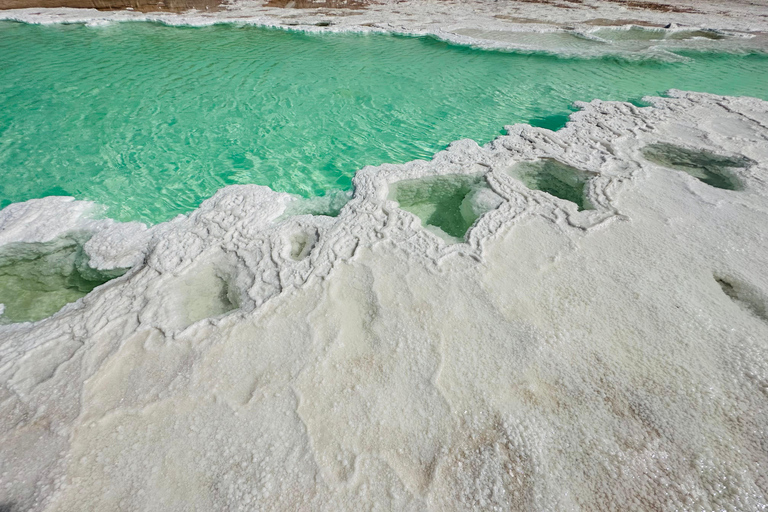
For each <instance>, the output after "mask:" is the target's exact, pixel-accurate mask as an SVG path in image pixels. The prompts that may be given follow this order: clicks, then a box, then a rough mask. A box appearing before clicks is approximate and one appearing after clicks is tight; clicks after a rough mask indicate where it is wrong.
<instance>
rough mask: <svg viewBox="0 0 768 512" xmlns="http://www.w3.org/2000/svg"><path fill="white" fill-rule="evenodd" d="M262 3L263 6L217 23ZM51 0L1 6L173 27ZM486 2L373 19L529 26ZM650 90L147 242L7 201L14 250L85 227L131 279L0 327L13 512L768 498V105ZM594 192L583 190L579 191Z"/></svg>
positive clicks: (5, 455) (602, 11) (64, 209)
mask: <svg viewBox="0 0 768 512" xmlns="http://www.w3.org/2000/svg"><path fill="white" fill-rule="evenodd" d="M584 4H585V5H587V6H588V5H594V6H596V9H590V8H589V7H584V6H579V7H577V8H575V9H572V10H568V12H569V13H571V14H569V16H584V17H583V18H580V20H582V21H583V20H586V19H587V15H588V14H592V17H593V18H595V19H597V18H598V17H599V18H605V17H611V16H613V17H614V19H626V18H627V17H628V16H631V17H632V19H640V20H645V21H648V22H658V23H662V22H663V21H664V17H666V19H670V16H673V17H674V19H670V21H677V22H679V23H685V24H686V25H691V26H695V27H696V28H699V29H717V30H739V31H755V30H757V31H759V30H763V28H764V27H763V26H762V23H763V20H764V19H765V17H764V14H765V12H764V10H763V9H764V8H763V7H761V6H756V5H752V4H749V3H746V2H745V3H738V4H730V3H729V6H731V5H733V10H732V12H731V13H730V14H728V15H722V16H721V15H719V14H718V13H717V9H722V7H718V6H717V5H718V4H714V3H713V4H709V3H702V4H699V3H697V4H696V6H697V9H700V10H702V11H704V14H698V13H689V12H675V13H673V15H670V14H669V13H662V12H660V11H658V10H637V9H627V12H618V11H616V9H615V6H614V4H608V3H600V4H599V5H598V3H597V2H587V1H585V2H584ZM409 5H410V6H409ZM485 5H487V8H486V7H483V6H485ZM675 5H684V4H682V3H681V4H675ZM611 7H614V8H613V9H611ZM506 8H508V9H510V11H511V9H512V7H511V6H507V7H506ZM238 9H239V11H238ZM247 9H253V12H259V11H258V10H259V9H262V8H261V7H249V6H248V5H247V4H237V5H235V7H234V8H233V9H232V10H231V11H229V10H228V11H225V14H222V15H219V14H217V15H216V16H229V15H230V13H233V14H232V16H233V17H237V16H242V15H243V13H244V12H246V10H247ZM401 9H402V13H394V12H392V11H394V10H401ZM441 9H442V10H445V15H444V17H443V18H441V19H440V20H439V21H438V22H435V23H434V24H432V22H431V21H429V19H428V18H429V15H428V14H425V13H427V12H437V11H438V10H441ZM462 9H466V10H467V11H463V10H462ZM483 9H487V10H485V11H483ZM520 9H521V12H524V13H525V14H527V16H526V17H527V18H534V19H537V20H545V21H547V22H551V21H557V22H558V23H561V22H563V21H564V20H563V19H562V18H555V16H556V14H553V13H560V12H563V11H566V10H565V9H563V8H559V7H556V6H553V5H550V4H542V5H539V4H536V5H534V6H531V7H530V8H529V7H528V6H527V4H526V5H525V6H523V7H521V8H520ZM525 9H528V10H525ZM470 10H471V11H472V12H471V13H469V12H468V11H470ZM589 11H593V13H590V12H589ZM9 12H11V11H9ZM40 12H41V13H42V14H33V13H32V12H31V11H25V12H21V13H19V12H11V14H9V15H8V16H15V17H17V18H20V19H24V20H25V21H50V20H52V19H55V17H57V16H59V17H60V18H61V19H69V20H73V19H85V18H86V17H88V16H92V18H91V22H95V20H98V21H99V22H101V21H104V20H110V19H123V18H122V17H125V16H141V17H143V18H142V19H145V18H146V17H147V16H159V15H156V14H152V15H147V14H141V15H132V14H125V13H123V12H120V13H82V12H79V11H76V12H73V11H69V10H66V11H65V10H62V11H58V10H57V11H40ZM249 12H250V11H249ZM273 12H274V13H275V14H272V13H273ZM288 12H290V11H287V10H283V11H280V10H274V11H272V10H270V11H269V14H264V17H263V18H259V19H258V20H257V21H258V23H278V22H279V18H278V16H286V15H287V14H278V13H288ZM406 12H410V13H413V14H412V16H413V17H414V18H415V19H414V20H413V22H409V23H410V24H408V23H405V22H404V21H403V20H404V18H405V17H406V14H403V13H406ZM464 12H467V14H466V16H464V15H463V13H464ZM490 12H493V11H492V7H491V4H484V3H482V4H481V3H480V2H478V3H472V4H442V3H439V4H431V3H429V4H427V3H423V4H422V3H419V4H416V3H414V4H406V5H404V6H401V5H400V4H398V6H397V7H396V6H395V5H394V4H381V5H379V6H369V7H368V8H367V9H366V10H365V13H364V14H360V16H380V17H381V18H380V19H381V20H383V19H390V20H391V21H388V22H387V23H392V26H391V27H390V28H384V27H378V28H381V29H382V30H397V31H403V32H410V33H417V32H418V33H421V32H425V33H437V32H438V29H437V27H439V30H441V31H443V32H445V33H448V32H450V34H454V35H446V36H445V37H446V38H448V39H452V38H454V37H467V38H470V39H472V37H473V36H472V35H462V34H461V33H460V32H463V33H469V34H472V32H467V31H472V30H483V31H486V32H488V31H491V32H492V33H493V34H495V32H493V31H497V30H502V31H504V32H505V35H504V36H503V37H504V38H508V34H507V33H508V32H510V31H509V30H507V29H500V28H498V27H500V26H502V25H501V24H503V23H506V22H504V21H502V20H503V18H502V19H498V18H497V20H498V21H495V22H493V23H498V24H499V25H491V24H488V23H486V21H488V20H489V14H488V13H490ZM515 12H517V11H515ZM396 14H397V15H399V16H401V17H400V18H398V17H397V16H395V15H396ZM505 15H506V14H505ZM558 15H559V14H558ZM78 16H79V17H80V18H77V17H78ZM163 16H166V15H163ZM258 16H262V14H258ZM300 16H307V18H300V20H303V21H307V22H308V21H311V20H316V19H319V18H321V17H322V18H323V19H325V17H329V16H330V15H329V14H327V13H325V12H317V13H314V12H313V13H308V14H306V15H305V14H300ZM388 16H389V17H390V18H387V17H388ZM441 16H442V14H441ZM473 16H474V17H473ZM548 16H550V17H551V18H548ZM563 16H565V15H563ZM761 16H762V17H761ZM203 18H204V17H203V15H202V14H194V15H190V17H189V18H184V22H185V23H186V22H195V23H196V22H198V21H199V20H202V19H203ZM351 18H352V16H347V17H338V19H341V20H348V19H351ZM152 19H156V18H152ZM163 19H164V20H165V21H166V22H169V23H172V22H174V21H173V20H178V18H170V17H168V18H163ZM206 19H207V18H206ZM217 19H219V18H217ZM334 19H337V18H334ZM361 19H362V18H361ZM457 19H460V20H461V23H458V22H456V20H457ZM190 20H192V21H190ZM446 20H453V21H452V23H453V25H451V26H450V27H449V26H448V24H447V23H448V22H447V21H446ZM483 20H485V21H483ZM678 20H679V21H678ZM201 22H203V21H201ZM344 23H347V21H340V22H338V23H337V24H335V25H332V26H330V27H315V28H313V29H312V30H329V29H333V30H345V29H346V28H347V26H346V25H344ZM376 23H379V21H377V22H376ZM353 26H354V27H358V28H359V27H362V26H363V25H362V24H359V25H355V23H354V22H352V21H350V22H349V27H353ZM455 27H461V30H459V29H457V28H455ZM356 29H357V28H356ZM547 30H548V29H547ZM758 36H759V34H758V35H755V37H758ZM472 40H473V41H476V43H477V44H479V45H482V44H484V41H490V40H491V39H482V38H481V39H476V40H475V39H472ZM494 40H495V41H496V42H499V41H502V42H503V38H502V37H496V38H495V39H494ZM702 43H705V42H702ZM706 44H709V43H706ZM646 101H647V102H648V105H649V106H645V107H641V106H637V105H633V104H629V103H621V102H602V101H599V100H595V101H593V102H591V103H583V104H579V105H578V107H579V108H580V111H579V112H577V113H575V114H573V115H572V116H571V118H570V122H569V123H568V124H567V125H566V127H565V128H562V129H561V130H558V131H556V132H552V131H549V130H546V129H543V128H534V127H530V126H527V125H514V126H510V127H508V128H507V132H508V134H507V135H503V136H501V137H499V138H497V139H496V140H494V141H493V142H491V143H489V144H487V145H485V146H482V147H481V146H478V145H477V144H476V143H474V142H473V141H469V140H462V141H457V142H455V143H453V144H452V145H451V146H450V147H449V148H448V149H447V150H445V151H443V152H440V153H438V154H436V155H435V157H434V158H433V159H432V160H430V161H414V162H410V163H407V164H403V165H382V166H378V167H370V166H369V167H365V168H363V169H362V170H360V171H359V172H358V173H357V174H356V175H355V178H354V185H355V188H354V195H353V196H352V198H351V199H350V201H349V202H348V203H347V204H346V205H345V206H344V207H343V208H342V209H341V211H340V213H339V215H338V216H337V217H329V216H321V215H301V214H300V213H301V209H300V208H299V209H294V210H292V208H297V200H296V199H295V197H293V196H290V195H288V194H282V193H277V192H274V191H272V190H270V189H268V188H266V187H258V186H249V185H243V186H232V187H226V188H223V189H221V190H220V191H219V192H218V193H217V194H216V195H214V196H213V197H212V198H210V199H209V200H207V201H205V202H204V203H203V204H202V205H201V207H200V208H199V209H197V210H195V211H194V212H192V213H191V214H189V215H188V216H184V217H179V218H177V219H175V220H173V221H170V222H167V223H162V224H158V225H156V226H153V227H149V228H147V227H146V226H143V225H140V224H138V223H117V222H115V221H111V220H105V219H101V220H99V219H94V218H93V216H92V215H91V214H90V213H91V212H92V210H93V208H95V206H94V205H92V204H89V203H86V202H82V201H72V200H67V199H61V198H44V199H37V200H32V201H28V202H26V203H19V204H15V205H11V206H9V207H7V208H5V209H3V210H2V211H0V242H2V243H3V244H10V243H18V242H40V243H42V242H49V241H51V240H53V239H56V238H57V237H60V236H61V235H63V234H65V233H68V232H72V231H78V230H80V231H82V230H85V231H88V232H89V233H92V234H93V236H92V238H90V239H89V240H88V242H87V243H86V244H85V247H84V250H85V251H86V252H87V254H88V255H89V257H90V263H91V265H92V266H93V267H95V268H97V269H102V270H108V269H114V268H119V267H130V270H129V271H128V272H127V273H126V274H125V275H124V276H122V277H119V278H117V279H114V280H111V281H109V282H107V283H106V284H104V285H102V286H100V287H98V288H96V289H95V290H94V291H92V292H91V293H89V294H88V295H86V296H85V297H84V298H82V299H80V300H79V301H77V302H76V303H74V304H70V305H68V306H65V307H64V309H62V310H61V311H60V312H59V313H57V314H55V315H53V316H52V317H50V318H47V319H44V320H41V321H39V322H36V323H16V324H11V325H4V326H0V339H2V342H0V384H2V385H1V386H0V390H1V391H0V411H1V412H2V414H0V432H1V434H0V454H1V455H0V505H1V506H3V507H6V508H7V509H9V510H17V509H18V510H67V511H68V510H251V509H253V510H257V509H269V510H297V509H302V510H359V509H361V508H366V509H397V510H464V509H471V510H510V509H512V510H604V509H608V510H648V509H660V510H700V509H707V510H709V509H726V510H761V509H763V508H766V504H767V503H768V480H766V473H765V469H764V468H765V466H766V464H767V463H768V447H766V431H765V429H766V427H765V425H767V424H768V357H766V354H768V274H766V271H765V269H766V268H768V261H766V260H768V247H767V245H768V219H766V216H768V180H767V179H766V176H767V174H766V173H768V144H767V143H766V142H767V141H768V103H767V102H764V101H761V100H758V99H753V98H733V97H723V96H716V95H708V94H698V93H686V92H682V91H671V92H670V94H669V97H666V98H647V99H646ZM521 166H522V167H521ZM553 176H554V177H555V178H557V179H555V178H553ZM537 187H538V188H537ZM574 191H575V192H574ZM574 193H576V194H577V195H580V197H581V199H582V202H581V204H580V205H579V204H577V203H575V202H573V201H569V200H565V199H562V198H560V197H558V195H568V194H571V195H572V194H574ZM457 211H458V213H457ZM475 219H476V220H475ZM462 222H464V224H462ZM465 224H466V225H468V226H469V229H468V232H467V233H466V236H465V238H462V237H461V236H457V234H460V233H459V232H458V231H456V230H457V229H460V228H461V226H465ZM465 227H466V226H465Z"/></svg>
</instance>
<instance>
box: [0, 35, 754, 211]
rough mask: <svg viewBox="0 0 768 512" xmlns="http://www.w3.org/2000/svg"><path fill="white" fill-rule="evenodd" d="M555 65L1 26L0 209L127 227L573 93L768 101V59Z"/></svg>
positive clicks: (411, 46) (299, 181) (545, 121)
mask: <svg viewBox="0 0 768 512" xmlns="http://www.w3.org/2000/svg"><path fill="white" fill-rule="evenodd" d="M677 56H678V57H679V58H674V59H663V58H634V57H600V58H576V57H568V58H566V57H559V56H556V55H550V54H543V53H528V54H526V53H520V52H502V51H487V50H479V49H473V48H469V47H462V46H457V45H452V44H449V43H446V42H442V41H440V40H437V39H434V38H430V37H405V36H395V35H383V34H352V33H344V34H338V33H327V34H309V33H300V32H287V31H283V30H276V29H265V28H257V27H251V26H235V25H214V26H209V27H202V28H191V27H184V28H181V27H168V26H164V25H160V24H154V23H145V22H141V23H138V22H137V23H116V24H112V25H108V26H103V27H87V26H85V25H82V24H72V25H53V26H35V25H27V24H21V23H14V22H0V173H2V176H3V180H2V181H1V182H0V207H5V206H7V205H8V204H11V203H14V202H19V201H25V200H28V199H32V198H39V197H45V196H51V195H64V196H73V197H75V198H78V199H87V200H92V201H95V202H97V203H100V204H103V205H105V206H106V207H107V211H106V214H107V215H108V216H109V217H112V218H114V219H117V220H121V221H128V220H138V221H143V222H146V223H150V224H154V223H158V222H162V221H165V220H168V219H170V218H172V217H173V216H175V215H177V214H182V213H187V212H189V211H191V210H192V209H194V208H195V207H196V206H197V205H199V204H200V202H201V201H202V200H204V199H206V198H208V197H210V196H211V195H213V193H214V192H215V191H216V190H217V189H219V188H221V187H224V186H226V185H230V184H260V185H267V186H269V187H271V188H272V189H274V190H277V191H284V192H289V193H293V194H299V195H302V196H305V197H313V196H322V195H326V194H330V193H332V192H333V191H337V190H348V189H350V188H351V180H352V177H353V175H354V173H355V171H357V170H358V169H360V168H361V167H363V166H365V165H377V164H381V163H385V162H391V163H402V162H406V161H409V160H413V159H417V158H430V157H431V156H432V155H433V154H434V153H435V152H437V151H439V150H441V149H443V148H445V147H446V146H447V145H448V144H449V143H450V142H452V141H454V140H457V139H462V138H471V139H474V140H476V141H477V142H479V143H485V142H488V141H490V140H492V139H493V138H494V137H496V136H497V135H499V134H500V133H502V132H503V127H504V126H505V125H509V124H513V123H520V122H523V123H530V124H533V125H537V126H544V127H547V128H551V129H557V128H559V127H560V126H562V125H563V124H564V123H565V121H566V120H567V115H568V114H569V113H570V112H571V111H572V103H573V102H574V101H577V100H581V101H590V100H592V99H595V98H599V99H602V100H633V101H637V100H638V99H639V98H641V97H642V96H644V95H659V94H662V93H663V92H664V91H665V90H667V89H670V88H677V89H684V90H692V91H703V92H711V93H718V94H724V95H737V96H738V95H747V96H755V97H759V98H763V99H768V87H766V76H768V55H766V54H764V53H757V52H754V53H738V54H736V53H713V52H692V51H681V52H678V53H677Z"/></svg>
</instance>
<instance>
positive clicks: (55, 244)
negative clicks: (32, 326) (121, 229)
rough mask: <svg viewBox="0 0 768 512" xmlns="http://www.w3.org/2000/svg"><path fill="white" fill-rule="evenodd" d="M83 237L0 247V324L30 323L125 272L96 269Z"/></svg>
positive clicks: (75, 235) (123, 270)
mask: <svg viewBox="0 0 768 512" xmlns="http://www.w3.org/2000/svg"><path fill="white" fill-rule="evenodd" d="M85 241H87V236H85V235H83V236H78V235H77V234H72V235H71V236H70V237H67V238H60V239H57V240H54V241H52V242H47V243H15V244H8V245H5V246H3V247H2V248H0V304H3V306H4V311H3V312H2V315H0V325H2V324H6V323H14V322H34V321H36V320H40V319H42V318H45V317H48V316H50V315H52V314H53V313H55V312H56V311H58V310H59V309H61V308H62V306H64V305H65V304H68V303H70V302H74V301H76V300H77V299H79V298H80V297H84V296H85V295H86V294H87V293H88V292H90V291H91V290H93V289H94V288H96V287H97V286H99V285H101V284H104V283H106V282H107V281H109V280H110V279H114V278H115V277H118V276H121V275H123V274H124V273H125V272H126V270H127V269H116V270H106V271H103V270H96V269H93V268H91V267H90V266H89V265H88V259H89V258H88V255H87V254H86V253H85V251H84V250H83V244H84V243H85Z"/></svg>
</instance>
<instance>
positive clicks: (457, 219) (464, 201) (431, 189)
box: [389, 174, 503, 242]
mask: <svg viewBox="0 0 768 512" xmlns="http://www.w3.org/2000/svg"><path fill="white" fill-rule="evenodd" d="M389 198H390V199H392V200H394V201H397V203H398V204H399V206H400V208H402V209H403V210H405V211H407V212H410V213H413V214H414V215H416V216H417V217H419V218H420V219H421V224H422V225H423V226H424V227H425V228H427V229H428V230H429V231H432V232H433V233H435V234H437V235H438V236H441V237H442V238H445V239H446V240H448V241H451V242H460V241H462V240H463V239H464V235H466V233H467V231H469V228H470V227H472V224H474V223H475V221H476V220H477V219H479V218H480V217H481V216H482V215H483V214H484V213H486V212H489V211H491V210H493V209H494V208H496V207H498V206H499V205H500V204H501V202H502V201H503V200H502V198H501V197H499V196H498V195H497V194H496V193H495V192H493V191H492V190H491V189H490V187H489V186H488V183H487V181H486V180H485V177H483V176H482V175H464V174H450V175H446V176H430V177H428V178H422V179H415V180H403V181H399V182H397V183H393V184H392V185H390V191H389ZM445 235H447V236H445Z"/></svg>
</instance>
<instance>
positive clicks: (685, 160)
mask: <svg viewBox="0 0 768 512" xmlns="http://www.w3.org/2000/svg"><path fill="white" fill-rule="evenodd" d="M642 152H643V156H644V157H645V158H646V159H647V160H649V161H650V162H653V163H655V164H657V165H661V166H663V167H668V168H670V169H675V170H678V171H683V172H686V173H688V174H690V175H691V176H693V177H694V178H696V179H698V180H699V181H703V182H704V183H706V184H707V185H710V186H712V187H716V188H722V189H725V190H742V189H743V188H744V187H743V185H742V183H741V180H739V178H738V177H737V176H736V174H735V173H734V172H733V169H738V168H741V169H745V168H747V167H750V166H751V165H752V164H754V162H753V161H752V160H750V159H749V158H746V157H743V156H722V155H718V154H716V153H712V152H711V151H707V150H705V149H697V150H692V149H687V148H683V147H680V146H675V145H672V144H667V143H659V144H651V145H649V146H646V147H645V148H643V150H642Z"/></svg>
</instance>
